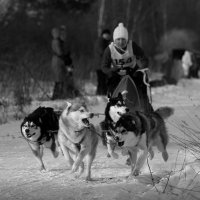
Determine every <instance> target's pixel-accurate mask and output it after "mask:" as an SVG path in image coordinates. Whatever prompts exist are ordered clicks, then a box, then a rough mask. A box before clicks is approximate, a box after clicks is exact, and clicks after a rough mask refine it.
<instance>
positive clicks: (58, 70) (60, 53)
mask: <svg viewBox="0 0 200 200" xmlns="http://www.w3.org/2000/svg"><path fill="white" fill-rule="evenodd" d="M51 47H52V51H53V56H52V62H51V66H52V70H53V77H54V81H55V82H63V81H64V80H65V75H66V71H65V62H64V49H63V44H62V41H61V40H60V39H53V40H52V44H51Z"/></svg>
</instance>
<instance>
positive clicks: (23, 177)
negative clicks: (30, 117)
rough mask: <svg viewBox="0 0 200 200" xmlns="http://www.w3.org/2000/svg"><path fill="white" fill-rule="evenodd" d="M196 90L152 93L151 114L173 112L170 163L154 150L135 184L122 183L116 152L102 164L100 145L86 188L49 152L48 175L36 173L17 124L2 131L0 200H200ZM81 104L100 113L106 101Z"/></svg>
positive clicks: (183, 86) (194, 84) (185, 87)
mask: <svg viewBox="0 0 200 200" xmlns="http://www.w3.org/2000/svg"><path fill="white" fill-rule="evenodd" d="M199 88H200V80H197V79H190V80H184V79H183V80H181V81H180V82H179V83H178V85H176V86H174V85H168V86H163V87H158V88H152V99H153V106H154V108H158V107H160V106H171V107H174V109H175V112H174V115H173V116H171V117H170V118H169V119H168V120H166V126H167V128H168V132H169V135H170V143H169V145H168V147H167V150H168V153H169V160H168V161H167V162H166V163H165V162H164V161H163V159H162V156H161V153H160V152H158V151H157V149H154V151H155V157H154V159H153V160H149V159H148V160H147V163H146V164H145V166H144V167H143V170H142V173H141V174H140V175H139V176H138V177H135V178H127V176H128V175H129V173H130V169H129V167H128V166H127V165H125V161H126V158H127V157H126V156H122V155H121V153H120V149H117V153H118V154H119V155H120V156H119V159H113V158H107V157H106V155H107V153H106V149H105V147H103V146H102V143H101V141H100V142H99V146H98V150H97V156H96V159H95V161H94V162H93V165H92V177H93V181H91V182H86V181H85V180H84V174H83V175H82V177H80V178H78V179H77V178H75V175H74V174H71V173H70V168H69V167H68V165H67V162H66V161H65V160H64V157H63V156H62V155H59V157H58V158H56V159H54V158H53V156H52V155H51V153H50V152H49V151H48V150H45V152H44V157H43V160H44V163H45V165H46V167H47V169H48V170H47V171H46V172H40V171H39V170H38V167H39V166H38V163H37V161H36V160H35V158H34V156H33V154H32V152H31V150H30V149H29V147H28V145H27V142H26V141H25V140H24V139H23V138H22V137H21V134H20V124H21V121H9V122H8V123H6V124H3V125H1V126H0V200H14V199H15V200H16V199H27V200H33V199H35V200H36V199H40V200H44V199H45V200H46V199H48V200H55V199H57V200H129V199H131V200H139V199H145V200H151V199H152V200H157V199H159V200H160V199H165V200H173V199H182V200H184V199H185V200H188V199H192V200H193V199H194V200H196V199H200V197H199V196H200V175H199V173H200V145H199V144H198V139H199V138H200V136H199V133H200V125H199V123H200V120H199V119H200V117H199V115H200V106H199V102H200V93H199ZM85 100H86V101H87V102H88V103H89V104H90V106H89V107H90V109H91V111H93V112H96V113H103V112H104V108H105V105H106V101H107V99H106V97H102V96H92V97H89V96H88V97H86V98H85ZM71 101H73V100H71ZM40 105H42V106H52V107H54V108H57V109H58V108H63V107H64V105H65V102H64V101H48V102H47V101H46V102H44V101H43V102H39V101H38V102H34V103H33V104H32V107H31V108H30V110H33V109H34V108H36V107H38V106H40ZM102 119H103V116H101V115H100V116H99V118H98V117H95V118H94V119H93V123H94V124H95V125H98V123H99V122H100V121H101V120H102ZM195 142H196V143H195Z"/></svg>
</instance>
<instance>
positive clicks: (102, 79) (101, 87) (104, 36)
mask: <svg viewBox="0 0 200 200" xmlns="http://www.w3.org/2000/svg"><path fill="white" fill-rule="evenodd" d="M110 42H111V33H110V30H109V29H104V30H103V31H102V33H101V36H100V37H99V38H98V39H97V41H96V45H95V53H96V54H95V61H96V67H98V68H97V70H96V74H97V90H96V94H97V95H106V93H107V85H106V84H107V75H106V74H105V73H104V72H103V71H102V69H101V61H102V57H103V53H104V50H105V48H106V47H107V46H108V45H109V44H110Z"/></svg>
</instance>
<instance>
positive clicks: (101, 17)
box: [97, 0, 105, 36]
mask: <svg viewBox="0 0 200 200" xmlns="http://www.w3.org/2000/svg"><path fill="white" fill-rule="evenodd" d="M99 5H100V9H99V19H98V26H97V28H98V30H97V32H98V36H100V35H101V32H102V27H103V26H104V10H105V0H99Z"/></svg>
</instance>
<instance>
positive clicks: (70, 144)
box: [58, 103, 98, 180]
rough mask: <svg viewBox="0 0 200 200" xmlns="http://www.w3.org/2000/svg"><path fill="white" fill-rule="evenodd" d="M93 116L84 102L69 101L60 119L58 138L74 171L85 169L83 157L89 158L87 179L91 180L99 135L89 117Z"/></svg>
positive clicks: (80, 172) (81, 171) (80, 171)
mask: <svg viewBox="0 0 200 200" xmlns="http://www.w3.org/2000/svg"><path fill="white" fill-rule="evenodd" d="M92 117H93V114H92V113H90V112H89V111H88V109H87V107H86V106H85V105H84V104H82V103H73V104H71V103H68V105H67V107H66V109H64V111H63V112H62V114H61V117H60V120H59V132H58V140H59V144H60V146H61V149H62V152H63V154H64V157H65V159H66V160H67V161H68V162H69V165H70V167H71V169H72V172H76V171H77V170H78V169H79V173H78V174H77V177H79V176H80V175H81V174H82V173H83V171H84V163H83V159H84V158H85V157H86V158H87V169H86V180H91V165H92V162H93V160H94V158H95V156H96V149H97V145H98V135H97V133H96V130H95V128H94V126H93V125H92V124H90V123H89V119H90V118H92Z"/></svg>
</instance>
